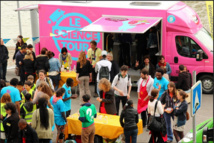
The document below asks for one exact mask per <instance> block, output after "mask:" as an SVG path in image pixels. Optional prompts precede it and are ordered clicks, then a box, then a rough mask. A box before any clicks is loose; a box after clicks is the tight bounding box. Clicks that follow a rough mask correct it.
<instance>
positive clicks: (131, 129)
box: [120, 100, 138, 143]
mask: <svg viewBox="0 0 214 143" xmlns="http://www.w3.org/2000/svg"><path fill="white" fill-rule="evenodd" d="M137 123H138V113H137V110H136V109H134V108H133V101H132V100H128V101H127V103H126V104H125V106H124V109H123V111H122V113H121V115H120V124H121V126H122V127H123V128H124V135H125V142H126V143H130V137H132V141H131V142H132V143H137V134H138V127H137Z"/></svg>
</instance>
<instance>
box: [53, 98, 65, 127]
mask: <svg viewBox="0 0 214 143" xmlns="http://www.w3.org/2000/svg"><path fill="white" fill-rule="evenodd" d="M53 98H54V96H52V97H51V99H50V103H51V105H52V106H53V110H54V122H55V124H56V125H59V126H62V125H65V124H66V122H65V120H64V118H63V117H62V112H65V104H64V102H63V101H62V100H61V99H59V100H58V101H57V102H55V103H53Z"/></svg>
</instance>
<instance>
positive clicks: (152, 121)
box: [148, 101, 163, 132]
mask: <svg viewBox="0 0 214 143" xmlns="http://www.w3.org/2000/svg"><path fill="white" fill-rule="evenodd" d="M157 104H158V101H156V103H155V111H154V115H151V116H150V117H149V120H148V129H149V130H151V131H156V132H160V131H162V128H163V125H162V124H161V122H159V121H157V119H156V118H155V112H156V108H157Z"/></svg>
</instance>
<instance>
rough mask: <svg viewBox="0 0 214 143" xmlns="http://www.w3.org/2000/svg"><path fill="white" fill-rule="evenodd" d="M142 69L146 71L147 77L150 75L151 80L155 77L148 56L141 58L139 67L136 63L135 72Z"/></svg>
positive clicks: (137, 62)
mask: <svg viewBox="0 0 214 143" xmlns="http://www.w3.org/2000/svg"><path fill="white" fill-rule="evenodd" d="M143 68H145V69H147V70H148V71H149V75H151V77H152V78H154V76H155V66H154V65H153V64H152V63H151V62H150V58H149V55H146V56H144V57H143V63H142V64H140V65H139V61H136V64H135V67H134V69H135V70H138V69H140V70H142V69H143Z"/></svg>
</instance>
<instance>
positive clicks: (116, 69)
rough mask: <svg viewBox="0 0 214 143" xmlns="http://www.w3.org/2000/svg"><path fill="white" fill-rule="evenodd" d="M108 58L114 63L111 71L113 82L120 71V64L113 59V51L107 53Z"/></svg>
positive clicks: (111, 80)
mask: <svg viewBox="0 0 214 143" xmlns="http://www.w3.org/2000/svg"><path fill="white" fill-rule="evenodd" d="M106 58H107V60H109V61H110V62H111V64H112V66H111V71H110V82H111V83H112V82H113V79H114V77H115V76H116V75H117V74H118V73H119V65H118V64H117V62H116V61H114V60H113V55H112V53H108V54H107V57H106Z"/></svg>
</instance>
